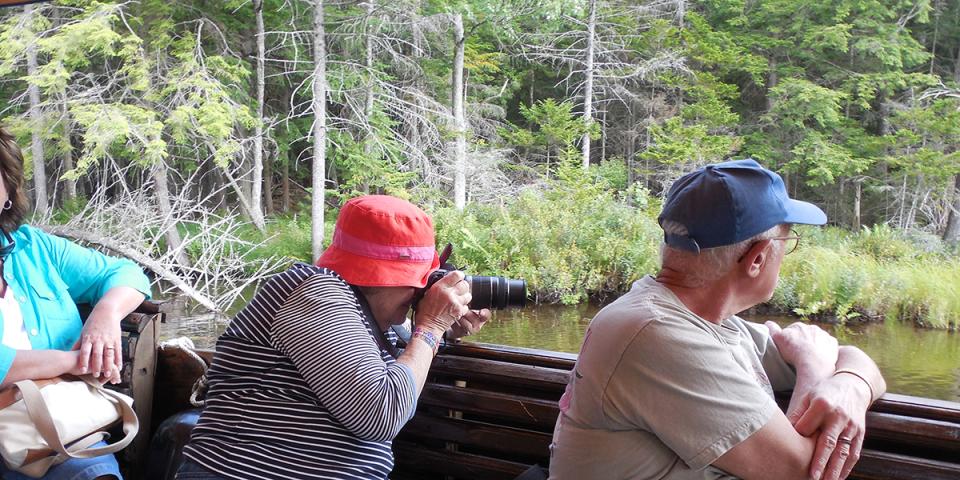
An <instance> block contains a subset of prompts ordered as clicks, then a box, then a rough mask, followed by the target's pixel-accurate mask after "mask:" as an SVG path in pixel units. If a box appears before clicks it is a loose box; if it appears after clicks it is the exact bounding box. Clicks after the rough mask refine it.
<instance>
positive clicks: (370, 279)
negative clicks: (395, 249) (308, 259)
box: [317, 246, 440, 288]
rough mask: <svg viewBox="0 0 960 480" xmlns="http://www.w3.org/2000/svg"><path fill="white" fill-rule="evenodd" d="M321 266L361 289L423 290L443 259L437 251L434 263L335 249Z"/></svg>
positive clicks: (330, 249) (326, 253)
mask: <svg viewBox="0 0 960 480" xmlns="http://www.w3.org/2000/svg"><path fill="white" fill-rule="evenodd" d="M317 266H319V267H324V268H329V269H331V270H333V271H335V272H337V273H338V274H339V275H340V276H341V277H342V278H343V279H344V280H346V281H347V283H349V284H351V285H357V286H360V287H417V288H423V287H424V286H425V285H426V284H427V277H428V276H429V275H430V272H432V271H434V270H436V269H437V268H439V267H440V260H439V258H438V257H437V254H436V252H434V254H433V261H432V262H430V263H426V262H405V261H397V260H380V259H372V258H368V257H362V256H359V255H354V254H352V253H350V252H346V251H344V250H341V249H339V248H336V247H333V246H331V247H328V248H327V249H326V250H324V251H323V253H322V254H321V255H320V259H319V260H317Z"/></svg>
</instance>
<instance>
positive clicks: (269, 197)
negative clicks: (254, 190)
mask: <svg viewBox="0 0 960 480" xmlns="http://www.w3.org/2000/svg"><path fill="white" fill-rule="evenodd" d="M274 157H275V155H272V154H267V155H264V157H263V213H264V214H266V215H273V211H274V207H273V158H274Z"/></svg>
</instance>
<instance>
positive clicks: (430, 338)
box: [410, 327, 440, 356]
mask: <svg viewBox="0 0 960 480" xmlns="http://www.w3.org/2000/svg"><path fill="white" fill-rule="evenodd" d="M410 338H419V339H420V340H422V341H423V342H424V343H426V344H427V345H429V346H430V349H431V350H433V356H437V350H438V349H439V348H440V347H439V344H438V342H437V336H436V335H434V334H433V332H431V331H430V330H427V329H425V328H420V327H417V328H414V329H413V335H411V336H410Z"/></svg>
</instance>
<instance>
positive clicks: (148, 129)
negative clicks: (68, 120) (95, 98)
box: [63, 104, 168, 180]
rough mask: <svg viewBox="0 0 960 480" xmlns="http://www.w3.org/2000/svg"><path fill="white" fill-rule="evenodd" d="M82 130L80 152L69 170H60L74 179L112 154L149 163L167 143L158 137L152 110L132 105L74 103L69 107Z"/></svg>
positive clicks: (159, 157)
mask: <svg viewBox="0 0 960 480" xmlns="http://www.w3.org/2000/svg"><path fill="white" fill-rule="evenodd" d="M70 113H71V115H73V117H74V120H75V121H76V123H77V125H79V126H80V127H82V128H83V129H84V131H85V140H86V142H85V144H84V150H83V155H82V156H81V157H80V159H79V160H78V161H77V166H76V168H74V169H73V170H71V171H69V172H66V173H64V174H63V177H64V178H66V179H72V180H76V179H77V178H79V177H80V176H81V175H82V174H83V173H84V172H86V171H87V169H89V168H90V167H91V166H93V165H94V164H96V162H97V161H98V160H99V159H101V158H104V157H106V156H107V155H113V156H116V157H119V158H126V159H129V160H131V161H134V162H137V163H139V164H140V165H142V166H147V165H152V164H154V163H155V162H158V161H160V160H162V159H163V158H165V157H166V156H167V155H168V153H167V143H166V142H165V141H164V140H163V138H162V137H161V132H162V130H163V124H162V123H161V122H160V121H159V120H157V118H156V112H154V111H152V110H148V109H146V108H142V107H138V106H134V105H123V104H120V105H117V104H105V105H95V104H94V105H74V106H73V107H71V109H70Z"/></svg>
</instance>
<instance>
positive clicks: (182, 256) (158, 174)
mask: <svg viewBox="0 0 960 480" xmlns="http://www.w3.org/2000/svg"><path fill="white" fill-rule="evenodd" d="M150 176H151V177H152V178H153V186H154V188H155V189H156V191H155V193H156V195H157V206H158V207H159V208H160V215H162V216H163V217H165V218H173V214H172V213H171V210H172V208H171V206H170V189H169V187H168V185H167V164H166V163H163V161H162V160H161V161H159V162H157V163H155V164H154V165H153V166H151V167H150ZM165 235H166V237H167V250H168V251H176V252H177V255H176V258H177V262H179V263H180V264H181V265H186V266H189V265H190V259H189V258H188V257H187V254H186V252H184V251H183V250H182V249H181V245H182V244H183V239H182V238H180V231H179V230H177V225H176V224H174V225H171V226H170V227H169V228H167V232H166V234H165Z"/></svg>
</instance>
